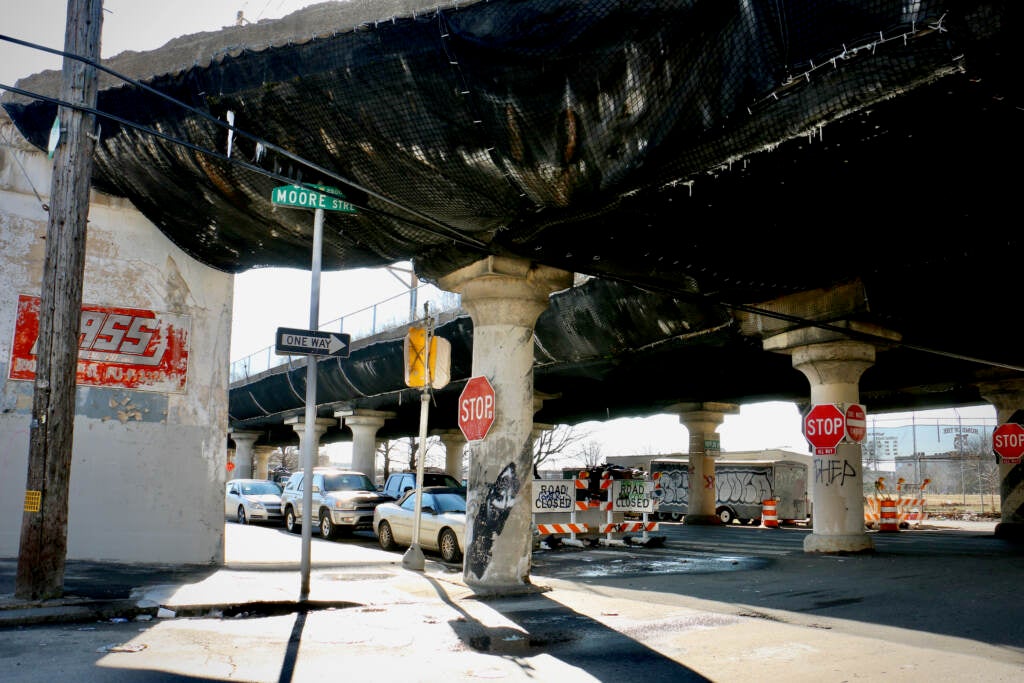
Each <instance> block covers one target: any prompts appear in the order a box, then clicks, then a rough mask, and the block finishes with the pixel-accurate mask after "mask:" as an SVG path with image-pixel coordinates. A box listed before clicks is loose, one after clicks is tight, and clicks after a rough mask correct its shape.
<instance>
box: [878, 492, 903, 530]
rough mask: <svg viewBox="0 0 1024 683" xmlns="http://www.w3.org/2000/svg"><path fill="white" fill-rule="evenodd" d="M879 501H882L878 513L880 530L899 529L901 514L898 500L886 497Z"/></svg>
mask: <svg viewBox="0 0 1024 683" xmlns="http://www.w3.org/2000/svg"><path fill="white" fill-rule="evenodd" d="M879 502H880V503H881V507H880V509H879V513H878V530H879V531H899V530H900V516H899V505H898V501H895V500H892V499H888V498H885V499H882V500H881V501H879Z"/></svg>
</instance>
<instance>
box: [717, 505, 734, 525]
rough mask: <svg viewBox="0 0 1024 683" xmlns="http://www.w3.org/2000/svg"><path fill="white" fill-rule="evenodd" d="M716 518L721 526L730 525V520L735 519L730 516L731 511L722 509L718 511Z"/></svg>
mask: <svg viewBox="0 0 1024 683" xmlns="http://www.w3.org/2000/svg"><path fill="white" fill-rule="evenodd" d="M718 518H719V519H720V520H722V524H732V520H734V519H736V518H735V517H734V516H733V514H732V510H730V509H729V508H722V509H721V510H719V511H718Z"/></svg>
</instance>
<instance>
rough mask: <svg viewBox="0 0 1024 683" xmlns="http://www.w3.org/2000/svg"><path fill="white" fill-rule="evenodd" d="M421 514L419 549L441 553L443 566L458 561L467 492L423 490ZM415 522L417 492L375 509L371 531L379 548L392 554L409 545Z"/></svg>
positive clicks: (463, 539)
mask: <svg viewBox="0 0 1024 683" xmlns="http://www.w3.org/2000/svg"><path fill="white" fill-rule="evenodd" d="M420 513H421V514H420V538H419V541H420V543H419V545H420V548H422V549H424V550H433V551H435V552H438V553H440V554H441V559H443V560H444V561H445V562H459V561H461V560H462V549H463V548H465V547H466V546H465V543H466V489H465V488H462V487H461V486H459V487H456V486H424V487H423V503H422V506H421V511H420ZM415 518H416V489H412V490H411V491H407V492H406V493H405V494H404V495H403V496H402V497H401V498H399V499H398V500H396V501H393V502H390V503H381V504H380V505H378V506H377V508H376V509H375V510H374V511H373V530H374V531H375V532H377V541H378V542H379V543H380V547H381V548H383V549H384V550H393V549H395V548H397V547H399V546H409V545H411V544H412V526H413V521H414V520H415Z"/></svg>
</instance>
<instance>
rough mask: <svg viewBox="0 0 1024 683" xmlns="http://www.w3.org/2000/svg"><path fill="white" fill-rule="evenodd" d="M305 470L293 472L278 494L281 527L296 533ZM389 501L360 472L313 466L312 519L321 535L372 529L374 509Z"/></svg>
mask: <svg viewBox="0 0 1024 683" xmlns="http://www.w3.org/2000/svg"><path fill="white" fill-rule="evenodd" d="M304 480H305V471H304V470H299V471H298V472H294V473H293V474H292V476H291V478H290V479H289V480H288V485H287V486H285V487H284V491H283V492H282V493H281V510H282V511H283V512H284V526H285V528H286V529H287V530H288V531H290V532H292V533H298V532H299V531H300V530H301V529H302V496H303V488H304V484H305V482H304ZM389 500H391V497H390V496H386V495H384V494H382V493H380V492H379V491H378V490H377V487H376V486H374V484H373V481H372V480H371V479H370V478H369V477H368V476H366V475H365V474H363V473H362V472H354V471H352V470H344V469H340V468H337V467H315V468H313V507H312V508H311V519H312V521H313V523H314V524H316V525H317V526H318V528H319V529H320V535H321V536H322V537H324V538H330V539H333V538H337V537H338V536H340V535H341V534H343V533H346V534H351V533H352V532H353V531H356V530H358V529H366V530H367V531H372V530H373V510H374V508H376V507H377V505H379V504H380V503H383V502H385V501H389Z"/></svg>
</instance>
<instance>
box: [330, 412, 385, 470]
mask: <svg viewBox="0 0 1024 683" xmlns="http://www.w3.org/2000/svg"><path fill="white" fill-rule="evenodd" d="M395 416H396V413H392V412H388V411H386V410H363V409H356V410H339V411H337V412H335V413H334V417H337V418H341V423H342V426H345V427H348V428H349V431H351V432H352V469H354V470H356V471H357V472H362V473H363V474H365V475H366V476H368V477H369V478H370V479H371V480H373V481H377V430H378V429H380V428H381V427H383V426H384V421H385V420H387V419H389V418H392V417H395Z"/></svg>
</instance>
